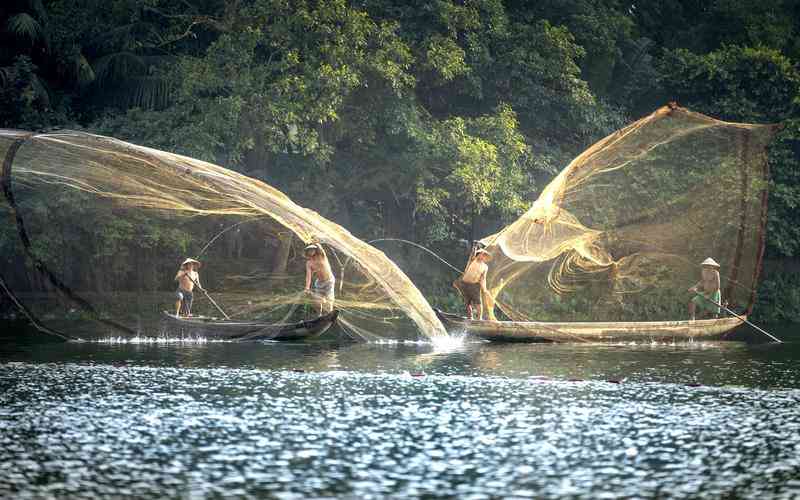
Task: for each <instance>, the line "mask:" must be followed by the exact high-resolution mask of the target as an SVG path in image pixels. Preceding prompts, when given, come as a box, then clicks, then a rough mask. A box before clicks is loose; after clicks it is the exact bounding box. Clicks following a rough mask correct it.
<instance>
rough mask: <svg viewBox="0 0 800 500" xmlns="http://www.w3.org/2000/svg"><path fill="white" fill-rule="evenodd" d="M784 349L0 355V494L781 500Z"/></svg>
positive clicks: (453, 348) (13, 349) (786, 469)
mask: <svg viewBox="0 0 800 500" xmlns="http://www.w3.org/2000/svg"><path fill="white" fill-rule="evenodd" d="M781 335H782V336H783V337H784V338H786V339H787V340H788V342H787V343H785V344H780V345H778V344H753V343H743V342H718V343H694V344H647V345H635V344H625V345H598V344H595V345H586V344H575V345H526V344H505V345H501V344H488V343H472V342H463V341H461V342H458V341H453V342H449V343H444V344H443V345H433V344H429V343H413V344H411V343H405V344H397V343H384V344H343V343H338V344H337V343H328V342H323V341H321V342H315V343H296V344H284V343H275V342H264V343H254V344H234V343H211V342H210V343H180V342H159V343H152V342H140V343H121V342H106V343H31V342H22V341H20V340H18V339H14V338H11V339H7V340H5V341H4V342H3V343H0V497H2V498H101V497H106V498H120V497H125V498H189V499H194V498H198V499H201V498H286V499H288V498H325V497H340V498H387V497H398V498H399V497H403V498H407V497H427V498H448V497H449V498H452V497H458V498H514V497H516V498H620V497H625V498H629V497H636V498H654V497H658V498H686V497H692V498H721V497H726V498H800V329H797V328H792V327H789V328H786V329H785V330H784V331H782V332H781Z"/></svg>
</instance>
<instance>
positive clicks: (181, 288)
mask: <svg viewBox="0 0 800 500" xmlns="http://www.w3.org/2000/svg"><path fill="white" fill-rule="evenodd" d="M198 269H200V262H198V261H196V260H194V259H186V260H184V261H183V264H181V268H180V269H179V270H178V273H177V274H176V275H175V281H177V282H178V290H177V291H176V292H175V295H176V296H177V297H178V300H177V301H176V302H175V315H176V316H191V315H192V301H194V287H195V285H197V288H198V289H199V290H202V289H203V287H202V286H200V274H199V273H198V272H197V270H198Z"/></svg>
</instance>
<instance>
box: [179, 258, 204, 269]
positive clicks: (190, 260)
mask: <svg viewBox="0 0 800 500" xmlns="http://www.w3.org/2000/svg"><path fill="white" fill-rule="evenodd" d="M186 264H197V267H198V268H199V267H200V266H202V265H203V264H201V263H200V261H198V260H194V259H186V260H184V261H183V262H182V263H181V267H183V266H185V265H186Z"/></svg>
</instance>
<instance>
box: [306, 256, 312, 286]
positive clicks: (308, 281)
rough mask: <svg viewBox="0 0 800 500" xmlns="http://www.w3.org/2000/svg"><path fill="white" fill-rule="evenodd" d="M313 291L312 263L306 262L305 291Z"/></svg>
mask: <svg viewBox="0 0 800 500" xmlns="http://www.w3.org/2000/svg"><path fill="white" fill-rule="evenodd" d="M309 290H311V263H310V262H308V261H306V288H305V291H306V292H307V291H309Z"/></svg>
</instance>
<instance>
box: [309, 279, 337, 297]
mask: <svg viewBox="0 0 800 500" xmlns="http://www.w3.org/2000/svg"><path fill="white" fill-rule="evenodd" d="M335 286H336V280H335V279H331V280H328V281H320V280H314V285H313V286H312V287H311V288H312V291H313V292H314V294H315V295H319V296H320V297H322V298H323V299H327V300H331V301H332V300H333V298H334V297H333V296H334V293H333V289H334V288H335Z"/></svg>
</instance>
